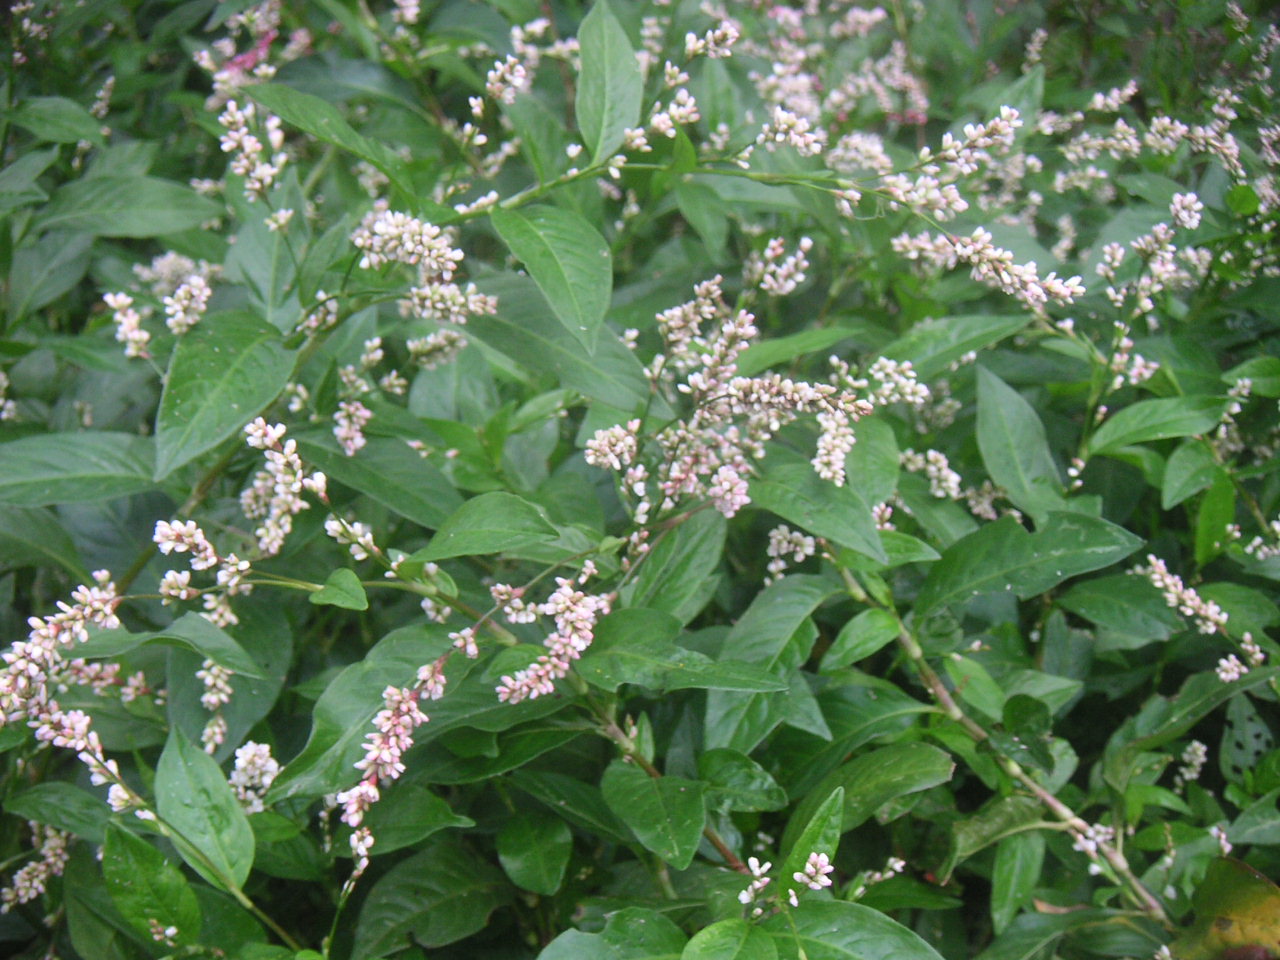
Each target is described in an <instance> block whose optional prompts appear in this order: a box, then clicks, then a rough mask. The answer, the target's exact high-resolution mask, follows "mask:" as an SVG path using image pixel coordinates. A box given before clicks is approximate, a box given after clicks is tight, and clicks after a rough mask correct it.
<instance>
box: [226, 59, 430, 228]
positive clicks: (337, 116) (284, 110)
mask: <svg viewBox="0 0 1280 960" xmlns="http://www.w3.org/2000/svg"><path fill="white" fill-rule="evenodd" d="M252 86H253V89H252V90H250V89H248V87H246V88H245V90H244V92H245V94H246V95H247V96H250V97H252V98H253V99H254V100H256V101H258V103H260V104H262V105H263V106H264V107H266V108H267V109H268V110H270V111H271V112H272V113H274V114H275V115H276V116H278V117H279V118H280V119H281V120H283V121H284V122H285V123H287V124H290V125H291V126H294V127H297V128H298V129H299V130H301V131H303V132H304V133H309V134H311V136H313V137H316V138H317V139H319V140H323V141H324V142H325V143H332V144H333V145H334V146H337V147H341V148H342V149H343V150H346V151H347V152H348V153H350V154H352V155H353V156H356V157H359V158H360V159H361V160H364V161H366V162H367V163H371V164H373V165H374V166H375V167H377V169H378V170H380V171H381V172H382V173H384V174H386V175H387V178H388V179H390V181H391V182H392V183H393V184H395V185H396V186H397V187H398V188H399V189H400V190H402V191H404V193H405V194H406V195H407V196H409V197H415V196H416V195H417V191H416V190H414V187H413V182H412V180H411V179H410V178H409V174H408V171H407V170H406V168H405V163H404V161H403V160H401V159H400V158H399V157H398V156H396V154H395V153H394V152H393V151H392V150H391V149H390V148H389V147H387V146H385V145H384V144H381V143H378V142H377V141H375V140H370V139H369V138H368V137H366V136H364V135H363V134H360V133H357V132H356V131H355V130H354V129H353V128H352V126H351V124H349V123H347V121H346V119H345V118H344V117H343V116H342V113H341V112H340V111H339V110H338V108H337V107H335V106H334V105H333V104H331V103H329V102H328V101H327V100H321V99H320V98H319V97H316V96H313V95H312V94H309V93H303V92H302V91H300V90H294V89H293V88H292V87H286V86H285V85H283V84H280V83H255V84H253V85H252ZM419 209H420V210H421V209H422V208H421V207H420V208H419ZM422 212H423V213H424V214H425V215H428V216H431V217H433V219H435V222H436V223H443V222H446V221H447V220H451V219H453V216H454V213H453V211H452V210H449V209H448V208H447V207H440V206H438V205H436V204H430V203H429V202H428V209H426V210H423V211H422ZM442 213H443V214H445V215H444V216H442V215H441V214H442Z"/></svg>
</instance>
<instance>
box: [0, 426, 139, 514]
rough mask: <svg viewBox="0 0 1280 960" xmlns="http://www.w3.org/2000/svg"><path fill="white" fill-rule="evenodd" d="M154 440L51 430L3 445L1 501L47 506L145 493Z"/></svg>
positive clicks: (100, 432)
mask: <svg viewBox="0 0 1280 960" xmlns="http://www.w3.org/2000/svg"><path fill="white" fill-rule="evenodd" d="M154 450H155V445H154V441H153V440H152V439H151V438H150V437H139V436H137V435H136V434H132V433H108V432H106V431H94V432H86V433H45V434H40V435H39V436H34V437H23V438H22V439H21V440H11V441H10V442H9V443H4V444H0V463H3V464H4V471H3V473H0V503H16V504H19V505H22V506H27V507H44V506H49V505H50V504H55V503H83V502H88V501H93V500H111V499H114V498H116V497H127V496H129V495H130V494H133V493H142V492H143V491H144V490H150V489H151V488H152V487H154V486H155V483H154V481H153V480H152V479H151V475H152V473H153V470H152V466H151V465H152V462H153V461H154V456H155V455H154Z"/></svg>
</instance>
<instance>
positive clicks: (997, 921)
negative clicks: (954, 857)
mask: <svg viewBox="0 0 1280 960" xmlns="http://www.w3.org/2000/svg"><path fill="white" fill-rule="evenodd" d="M1043 866H1044V834H1043V833H1039V832H1037V833H1019V834H1015V835H1013V836H1010V837H1005V839H1003V840H1001V841H1000V843H999V845H998V846H997V847H996V862H995V866H994V868H993V869H992V871H991V925H992V926H993V927H994V928H995V931H996V933H1003V932H1004V930H1005V929H1006V928H1008V926H1009V924H1010V923H1012V922H1013V918H1014V917H1016V916H1017V915H1018V912H1019V911H1020V910H1021V909H1022V908H1023V907H1024V906H1026V905H1027V904H1028V903H1030V901H1031V893H1032V891H1033V890H1034V889H1035V887H1036V884H1037V883H1038V882H1039V881H1040V870H1041V868H1042V867H1043Z"/></svg>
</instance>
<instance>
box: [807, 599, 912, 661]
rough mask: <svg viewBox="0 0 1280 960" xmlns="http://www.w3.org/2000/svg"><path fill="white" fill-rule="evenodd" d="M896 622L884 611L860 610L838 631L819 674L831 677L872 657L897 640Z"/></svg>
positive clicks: (897, 629) (897, 628)
mask: <svg viewBox="0 0 1280 960" xmlns="http://www.w3.org/2000/svg"><path fill="white" fill-rule="evenodd" d="M898 632H899V626H898V621H897V619H896V618H895V617H894V616H893V614H891V613H889V612H888V611H887V610H881V609H880V608H879V607H874V608H872V609H870V610H863V611H862V612H861V613H859V614H858V615H857V616H856V617H854V618H853V619H852V620H850V621H849V622H848V623H846V624H845V625H844V626H843V627H841V628H840V632H839V633H838V634H836V639H835V641H834V642H833V643H832V644H831V646H830V647H828V648H827V652H826V653H824V654H823V655H822V664H821V666H820V667H819V670H820V671H821V672H822V673H830V672H831V671H833V670H839V669H840V668H842V667H847V666H849V665H850V664H852V663H857V662H858V661H859V660H863V659H865V658H867V657H869V656H871V655H872V654H873V653H875V652H876V651H878V650H880V649H882V648H883V647H885V646H888V645H889V644H890V643H893V641H894V640H895V639H897V636H898Z"/></svg>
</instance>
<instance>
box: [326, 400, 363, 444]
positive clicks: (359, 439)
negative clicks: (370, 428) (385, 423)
mask: <svg viewBox="0 0 1280 960" xmlns="http://www.w3.org/2000/svg"><path fill="white" fill-rule="evenodd" d="M371 419H373V411H372V410H370V409H369V408H368V407H366V406H365V405H364V404H363V403H361V402H360V401H359V400H342V401H340V402H339V403H338V409H337V412H335V413H334V415H333V435H334V436H335V437H337V439H338V443H339V444H340V445H341V447H342V452H343V453H344V454H346V455H347V456H348V457H354V456H355V455H356V453H357V452H358V451H360V450H361V449H362V448H363V447H364V445H365V444H366V443H367V442H368V441H367V440H366V438H365V435H364V428H365V425H366V424H367V423H368V422H369V421H370V420H371Z"/></svg>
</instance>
